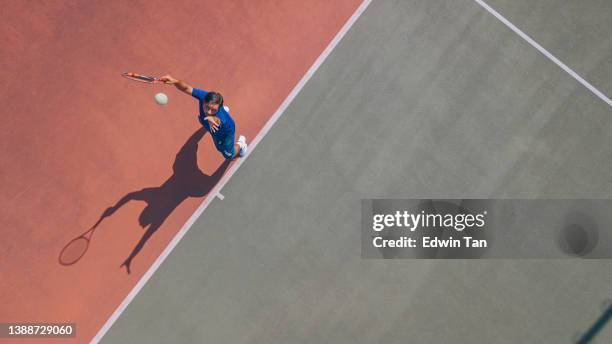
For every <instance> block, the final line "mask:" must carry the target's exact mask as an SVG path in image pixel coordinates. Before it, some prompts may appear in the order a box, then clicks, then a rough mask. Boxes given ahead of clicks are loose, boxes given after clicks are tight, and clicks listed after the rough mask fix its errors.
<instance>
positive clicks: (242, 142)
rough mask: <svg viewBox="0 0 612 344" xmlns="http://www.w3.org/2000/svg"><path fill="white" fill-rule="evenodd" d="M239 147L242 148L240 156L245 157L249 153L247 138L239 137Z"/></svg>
mask: <svg viewBox="0 0 612 344" xmlns="http://www.w3.org/2000/svg"><path fill="white" fill-rule="evenodd" d="M236 143H237V144H238V146H239V147H240V151H239V152H238V156H240V157H243V156H245V155H246V153H247V148H248V145H247V143H246V138H245V137H244V136H242V135H240V136H239V137H238V141H236Z"/></svg>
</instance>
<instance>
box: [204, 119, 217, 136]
mask: <svg viewBox="0 0 612 344" xmlns="http://www.w3.org/2000/svg"><path fill="white" fill-rule="evenodd" d="M204 119H205V120H207V121H208V124H209V125H210V131H212V132H213V133H214V132H216V131H217V130H218V129H219V125H220V124H221V120H220V119H219V118H218V117H217V116H206V117H204Z"/></svg>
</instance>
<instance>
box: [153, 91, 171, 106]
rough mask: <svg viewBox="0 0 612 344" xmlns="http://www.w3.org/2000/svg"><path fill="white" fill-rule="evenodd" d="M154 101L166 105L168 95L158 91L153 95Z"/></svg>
mask: <svg viewBox="0 0 612 344" xmlns="http://www.w3.org/2000/svg"><path fill="white" fill-rule="evenodd" d="M155 102H156V103H157V104H159V105H166V104H168V96H167V95H165V94H164V93H158V94H156V95H155Z"/></svg>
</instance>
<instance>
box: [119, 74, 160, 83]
mask: <svg viewBox="0 0 612 344" xmlns="http://www.w3.org/2000/svg"><path fill="white" fill-rule="evenodd" d="M121 76H123V77H124V78H127V79H130V80H134V81H139V82H145V83H147V84H157V83H160V82H161V83H165V82H164V81H161V80H160V79H159V78H156V77H154V76H148V75H142V74H138V73H132V72H123V73H121Z"/></svg>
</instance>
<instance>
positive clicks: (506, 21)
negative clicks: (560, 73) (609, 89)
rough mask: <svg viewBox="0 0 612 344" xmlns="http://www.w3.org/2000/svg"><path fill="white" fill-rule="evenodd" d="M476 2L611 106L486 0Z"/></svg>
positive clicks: (603, 95)
mask: <svg viewBox="0 0 612 344" xmlns="http://www.w3.org/2000/svg"><path fill="white" fill-rule="evenodd" d="M474 1H475V2H476V3H478V4H479V5H480V6H482V8H484V9H485V10H487V11H488V12H489V13H491V14H492V15H493V16H495V18H497V19H499V21H501V22H502V23H504V25H506V26H507V27H508V28H509V29H510V30H512V31H514V32H515V33H516V34H517V35H519V36H520V37H521V38H522V39H524V40H525V41H526V42H527V43H529V44H531V45H532V46H533V47H534V48H536V49H537V50H538V51H539V52H541V53H542V54H543V55H544V56H546V58H548V59H549V60H551V61H552V62H554V63H555V64H556V65H557V66H559V67H560V68H561V69H563V70H564V71H565V72H566V73H567V74H569V75H570V76H571V77H572V78H574V79H576V81H578V82H579V83H580V84H582V85H583V86H584V87H586V88H587V89H588V90H589V91H591V92H592V93H593V94H594V95H596V96H597V97H598V98H599V99H601V100H603V101H604V102H605V103H606V104H608V105H609V106H612V100H610V98H608V96H606V95H605V94H604V93H603V92H601V91H600V90H598V89H597V88H595V86H593V85H591V84H590V83H589V82H588V81H586V80H585V79H584V78H583V77H581V76H580V75H578V73H576V72H574V70H572V69H571V68H570V67H568V66H567V65H566V64H565V63H563V62H562V61H561V60H559V59H558V58H557V57H556V56H554V55H553V54H551V53H550V52H549V51H548V50H546V49H544V47H542V46H541V45H540V44H539V43H538V42H536V41H534V40H533V39H532V38H531V37H529V36H528V35H527V34H526V33H524V32H523V31H521V29H519V28H518V27H516V26H515V25H514V24H512V23H511V22H510V21H509V20H508V19H506V18H505V17H504V16H502V15H501V14H499V12H497V11H496V10H495V9H493V8H492V7H491V6H489V5H488V4H487V3H486V2H484V1H482V0H474Z"/></svg>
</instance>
